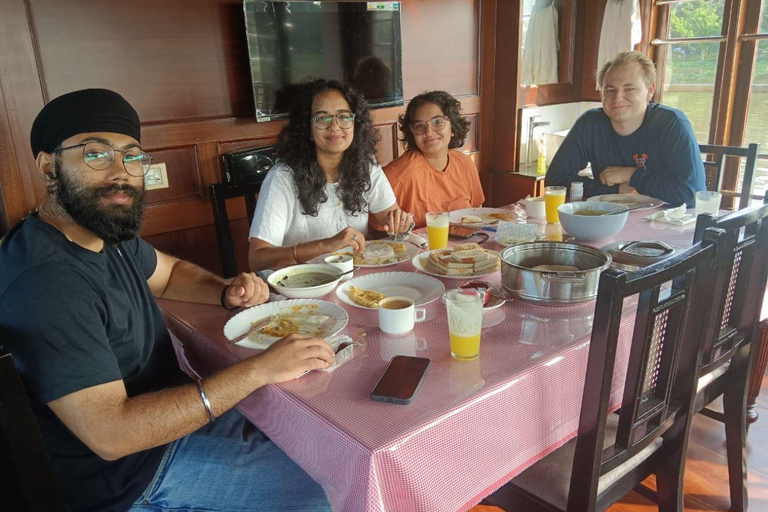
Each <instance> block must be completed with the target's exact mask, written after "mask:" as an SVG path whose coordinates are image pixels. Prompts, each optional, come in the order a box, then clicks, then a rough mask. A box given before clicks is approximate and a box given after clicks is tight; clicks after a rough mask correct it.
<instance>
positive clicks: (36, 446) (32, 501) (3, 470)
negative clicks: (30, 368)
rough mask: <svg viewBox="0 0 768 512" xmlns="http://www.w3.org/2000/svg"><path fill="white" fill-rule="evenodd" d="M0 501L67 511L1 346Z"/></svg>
mask: <svg viewBox="0 0 768 512" xmlns="http://www.w3.org/2000/svg"><path fill="white" fill-rule="evenodd" d="M0 503H2V506H0V508H1V509H2V510H18V511H25V512H57V511H61V512H66V507H65V506H64V501H63V499H62V498H61V492H60V490H59V487H58V485H57V484H56V481H55V480H54V478H53V472H52V470H51V465H50V461H49V460H48V454H47V453H46V451H45V448H44V446H43V441H42V438H41V437H40V431H39V429H38V427H37V422H36V421H35V417H34V414H33V412H32V408H31V406H30V404H29V399H28V398H27V394H26V391H24V386H23V384H22V383H21V378H20V377H19V374H18V372H17V371H16V366H15V365H14V364H13V358H12V357H11V354H9V353H8V352H7V351H5V349H3V348H2V347H0Z"/></svg>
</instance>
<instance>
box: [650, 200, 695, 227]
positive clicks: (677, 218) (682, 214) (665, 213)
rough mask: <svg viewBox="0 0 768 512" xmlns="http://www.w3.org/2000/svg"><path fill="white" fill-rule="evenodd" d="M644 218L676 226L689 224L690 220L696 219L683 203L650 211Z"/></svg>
mask: <svg viewBox="0 0 768 512" xmlns="http://www.w3.org/2000/svg"><path fill="white" fill-rule="evenodd" d="M645 218H646V219H648V220H652V221H656V222H665V223H667V224H674V225H676V226H683V225H685V224H690V223H691V222H695V221H696V216H695V215H693V214H691V213H687V211H686V206H685V205H684V204H681V205H680V206H678V207H677V208H670V209H668V210H662V211H660V212H655V213H652V214H650V215H648V216H647V217H645Z"/></svg>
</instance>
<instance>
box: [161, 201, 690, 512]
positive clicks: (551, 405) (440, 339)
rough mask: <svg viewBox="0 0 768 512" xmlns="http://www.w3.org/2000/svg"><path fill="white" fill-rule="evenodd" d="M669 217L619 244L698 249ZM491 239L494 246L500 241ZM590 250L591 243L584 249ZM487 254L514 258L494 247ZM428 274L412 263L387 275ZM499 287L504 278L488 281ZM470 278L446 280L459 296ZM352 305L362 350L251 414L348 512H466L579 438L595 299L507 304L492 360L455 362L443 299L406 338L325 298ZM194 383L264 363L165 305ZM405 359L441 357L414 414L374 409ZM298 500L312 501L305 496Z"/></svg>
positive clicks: (252, 404)
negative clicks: (241, 365) (383, 384)
mask: <svg viewBox="0 0 768 512" xmlns="http://www.w3.org/2000/svg"><path fill="white" fill-rule="evenodd" d="M654 211H658V209H652V210H646V211H633V212H630V213H629V217H628V220H627V223H626V225H625V226H624V227H623V229H622V230H621V231H620V232H619V233H618V234H617V235H615V236H613V237H611V238H609V239H606V240H600V241H599V242H586V243H585V244H586V245H591V246H594V247H602V246H605V245H606V244H609V243H611V242H615V241H630V240H660V241H663V242H665V243H667V244H669V245H672V246H677V247H681V248H687V247H690V246H691V245H692V242H693V233H694V227H695V223H689V224H686V225H672V224H667V223H662V222H657V221H650V220H648V219H646V216H648V215H649V213H652V212H654ZM529 222H536V223H537V232H538V233H539V237H540V238H543V239H548V240H554V241H561V240H564V241H568V239H569V235H568V234H567V233H565V232H564V231H563V230H562V228H561V226H560V225H557V224H546V223H544V222H543V221H533V220H530V219H529ZM491 235H492V234H491ZM576 242H577V243H579V241H578V240H577V241H576ZM484 247H485V248H487V249H493V250H500V249H503V247H502V246H501V245H499V244H497V243H496V242H494V241H493V236H491V237H490V239H489V240H488V242H486V243H485V244H484ZM381 271H388V272H411V273H412V272H417V269H416V268H415V267H414V265H413V264H412V262H411V261H410V260H409V261H404V262H402V263H398V264H396V265H393V266H389V267H386V268H384V269H371V268H358V269H357V270H356V272H355V278H357V277H359V276H364V275H367V274H370V273H374V272H381ZM482 279H484V280H487V281H489V282H490V283H491V284H492V285H493V286H494V287H499V286H500V279H501V278H500V273H499V272H498V271H496V272H495V273H493V274H491V275H488V276H485V277H483V278H482ZM462 280H466V278H464V279H454V278H447V277H443V278H440V279H439V281H440V282H442V283H443V285H444V287H445V289H446V290H448V289H451V288H455V287H456V286H457V285H458V284H459V283H460V282H462ZM322 300H324V301H328V302H330V303H333V304H337V305H339V306H341V307H343V308H344V309H345V310H346V311H347V313H348V315H349V321H348V323H347V325H346V327H345V328H344V330H343V331H342V334H346V335H348V336H349V337H350V338H352V340H353V341H355V342H357V343H359V345H355V346H353V353H352V356H351V357H350V358H349V359H347V360H346V361H345V362H344V363H343V364H342V365H340V366H338V368H336V369H335V370H334V371H332V372H320V371H313V372H310V373H308V374H306V375H304V376H302V377H300V378H297V379H294V380H292V381H289V382H284V383H281V384H272V385H267V386H264V387H262V388H260V389H258V390H256V391H255V392H254V393H252V394H251V395H250V396H249V397H248V398H246V399H245V400H244V401H243V402H241V403H240V404H239V405H238V410H239V411H240V412H241V413H242V414H243V415H244V416H245V417H246V418H247V419H248V420H249V421H251V422H252V423H253V424H254V425H256V427H258V428H259V429H260V430H261V431H263V432H264V433H265V434H266V435H267V436H269V437H270V438H271V439H272V440H273V441H274V442H275V444H276V445H277V446H279V447H280V448H281V449H282V450H283V451H284V452H285V453H286V454H287V455H288V456H289V457H290V458H291V459H293V460H294V461H295V462H296V463H297V464H298V465H299V466H301V467H302V468H303V469H304V470H305V471H306V472H307V473H308V474H309V475H310V476H311V477H312V478H313V479H314V480H315V481H317V482H318V483H319V484H320V485H321V486H322V487H323V489H324V491H325V493H326V496H327V498H328V500H329V502H330V504H331V507H332V508H333V510H334V511H336V512H363V511H365V512H446V511H464V510H468V509H469V508H471V507H473V506H474V505H476V504H477V503H479V502H480V501H481V500H482V499H483V498H484V497H485V496H487V495H489V494H491V493H492V492H494V491H495V490H496V489H498V488H499V487H500V486H501V485H503V484H504V483H505V482H507V481H508V480H510V479H511V478H513V477H515V476H516V475H517V474H519V473H520V472H522V471H523V470H525V469H526V468H527V467H529V466H530V465H531V464H533V463H534V462H536V461H538V460H539V459H541V458H542V457H544V456H545V455H547V454H548V453H550V452H552V451H553V450H556V449H557V448H558V447H560V446H562V445H563V444H564V443H566V442H568V441H569V440H570V439H572V438H573V437H574V436H575V435H576V433H577V430H578V426H579V414H580V410H581V399H582V392H583V384H584V377H585V371H586V363H587V355H588V352H589V342H590V336H591V332H592V323H593V315H594V309H595V301H594V300H592V301H587V302H584V303H580V304H576V305H571V306H550V305H543V304H538V303H529V302H524V301H522V300H519V299H512V300H508V301H506V302H505V303H503V304H502V305H501V306H499V307H497V308H495V309H492V310H489V311H486V312H484V314H483V328H482V335H481V348H480V355H479V357H478V358H477V359H476V360H473V361H458V360H455V359H453V358H452V357H451V351H450V344H449V333H448V325H447V315H446V310H445V305H444V304H443V303H442V301H441V300H440V298H437V299H435V300H432V302H430V303H428V304H425V305H423V307H424V308H425V313H426V319H425V320H424V321H422V322H418V323H416V326H415V328H414V330H413V331H412V332H409V333H407V334H404V335H399V336H394V335H387V334H385V333H383V332H382V331H381V330H380V329H379V327H378V317H377V312H376V311H375V310H368V309H363V308H359V307H354V306H351V305H349V304H347V303H346V302H345V301H342V300H341V299H340V298H339V297H338V296H337V294H336V293H335V292H331V293H329V294H328V295H326V296H325V297H323V298H322ZM160 304H161V307H162V309H163V312H164V315H165V318H166V321H167V324H168V327H169V330H170V332H171V334H172V338H173V339H174V342H175V343H176V344H177V353H178V354H179V356H180V357H179V358H180V364H181V365H182V367H183V368H184V369H185V370H186V371H187V372H188V373H190V374H191V375H200V376H202V377H203V378H204V377H205V376H206V375H209V374H211V373H214V372H216V371H218V370H221V369H223V368H225V367H227V366H229V365H232V364H234V363H236V362H238V361H240V360H243V359H245V358H249V357H252V356H254V355H255V354H257V353H258V351H255V350H252V349H249V348H244V347H241V346H238V345H230V344H229V343H228V340H227V338H226V337H225V336H224V333H223V327H224V325H225V323H226V322H227V321H228V320H229V319H230V318H231V317H232V316H233V315H235V314H238V312H237V311H235V312H230V311H226V310H224V309H223V308H221V307H220V306H210V305H200V304H191V303H184V302H174V301H169V300H160ZM635 311H636V309H635V307H634V303H633V302H632V301H631V300H628V301H627V302H626V303H625V307H624V310H623V314H622V323H621V328H620V332H619V344H618V347H619V350H618V353H617V371H616V373H615V375H614V379H613V390H612V394H611V403H612V406H613V407H618V406H619V405H620V400H621V392H622V386H623V378H624V375H623V373H622V370H621V368H622V366H621V361H624V367H626V360H627V358H628V354H629V345H630V342H631V336H632V324H633V322H634V316H635ZM395 355H409V356H419V357H426V358H429V359H430V361H431V365H430V368H429V370H428V372H427V374H426V375H425V377H424V380H423V383H422V385H421V388H420V389H419V391H418V393H417V394H416V396H415V398H414V400H413V401H412V402H411V403H410V404H407V405H402V404H393V403H383V402H378V401H373V400H371V390H372V388H373V387H374V385H375V383H376V382H377V380H378V379H379V377H380V375H381V374H382V372H383V370H384V369H385V367H386V366H387V364H388V362H389V361H390V359H391V358H392V357H393V356H395ZM297 492H300V490H299V489H297Z"/></svg>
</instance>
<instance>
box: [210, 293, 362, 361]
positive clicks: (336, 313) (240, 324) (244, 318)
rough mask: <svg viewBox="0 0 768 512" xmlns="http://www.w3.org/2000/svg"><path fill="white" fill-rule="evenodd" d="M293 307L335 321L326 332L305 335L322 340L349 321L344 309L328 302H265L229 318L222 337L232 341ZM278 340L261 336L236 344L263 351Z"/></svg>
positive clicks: (307, 300)
mask: <svg viewBox="0 0 768 512" xmlns="http://www.w3.org/2000/svg"><path fill="white" fill-rule="evenodd" d="M294 307H296V308H297V309H299V310H300V311H303V310H307V311H311V312H316V313H317V314H319V315H325V316H329V317H332V318H335V319H336V323H335V324H333V325H332V326H330V327H329V328H328V329H327V332H323V333H316V332H309V333H306V334H312V335H315V336H320V337H322V338H326V337H328V336H333V335H334V334H336V333H338V332H339V331H341V330H342V329H343V328H344V327H346V325H347V322H348V321H349V315H347V312H346V311H344V308H342V307H339V306H337V305H336V304H331V303H330V302H325V301H324V300H317V299H288V300H281V301H277V302H267V303H266V304H261V305H259V306H254V307H252V308H248V309H246V310H245V311H241V312H240V313H238V314H236V315H235V316H233V317H232V318H230V319H229V321H228V322H227V323H226V324H224V336H226V338H227V339H228V340H234V339H236V338H238V337H240V336H242V335H243V334H245V333H246V332H248V330H249V329H250V328H251V324H252V323H254V322H259V321H260V320H263V319H265V318H269V317H270V316H272V315H274V314H277V313H280V312H282V311H286V309H287V310H288V311H290V310H291V309H292V308H294ZM284 308H286V309H284ZM278 339H280V338H275V337H273V336H267V335H261V337H260V339H258V340H253V339H251V338H246V339H244V340H242V341H239V342H237V345H239V346H241V347H246V348H255V349H262V350H263V349H265V348H267V347H269V346H270V345H271V344H272V343H274V342H275V341H277V340H278Z"/></svg>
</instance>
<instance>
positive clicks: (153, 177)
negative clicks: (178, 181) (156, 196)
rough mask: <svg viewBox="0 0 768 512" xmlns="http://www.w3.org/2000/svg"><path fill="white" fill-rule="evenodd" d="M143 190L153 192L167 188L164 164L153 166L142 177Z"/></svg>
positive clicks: (166, 174)
mask: <svg viewBox="0 0 768 512" xmlns="http://www.w3.org/2000/svg"><path fill="white" fill-rule="evenodd" d="M144 188H146V189H147V190H154V189H156V188H168V172H167V171H166V170H165V164H164V163H162V162H161V163H158V164H154V165H152V166H151V167H150V168H149V172H147V174H145V175H144Z"/></svg>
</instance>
